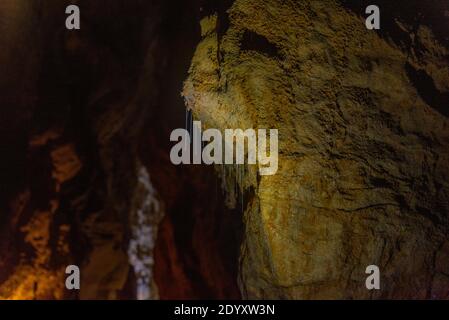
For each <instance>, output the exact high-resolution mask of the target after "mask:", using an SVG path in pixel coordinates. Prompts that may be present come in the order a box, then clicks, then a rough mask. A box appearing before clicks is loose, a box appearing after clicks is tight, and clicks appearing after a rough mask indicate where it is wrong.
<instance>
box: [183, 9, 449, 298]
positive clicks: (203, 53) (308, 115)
mask: <svg viewBox="0 0 449 320" xmlns="http://www.w3.org/2000/svg"><path fill="white" fill-rule="evenodd" d="M227 14H228V16H229V26H228V28H227V30H226V32H225V33H224V34H220V33H219V32H217V30H218V28H219V25H220V21H219V18H218V17H219V15H211V16H208V17H206V18H204V19H203V20H202V22H201V27H202V40H201V42H200V43H199V44H198V47H197V49H196V53H195V55H194V57H193V60H192V64H191V68H190V72H189V77H188V79H187V80H186V82H185V87H184V91H183V96H184V97H185V100H186V104H187V107H188V108H190V109H192V110H193V113H194V116H195V117H196V118H198V119H199V120H201V121H202V123H203V124H204V125H205V126H206V127H209V128H218V129H221V130H224V129H225V128H242V129H247V128H266V129H270V128H275V129H278V130H279V170H278V172H277V173H276V174H275V175H273V176H259V177H257V171H256V170H255V168H253V167H246V168H245V171H244V174H240V178H238V177H236V174H237V173H238V172H239V170H237V169H235V168H228V169H227V170H228V171H227V172H228V173H229V172H230V175H231V177H230V178H229V177H228V178H227V179H226V183H225V184H227V189H233V188H232V186H231V185H232V184H233V183H235V182H234V181H237V183H238V184H239V187H240V188H243V189H245V190H246V194H247V195H248V196H246V198H245V204H246V207H245V213H244V222H245V224H246V232H245V239H244V241H243V243H242V247H241V255H240V259H241V269H240V276H241V278H240V285H241V290H242V292H243V294H244V296H245V297H247V298H297V299H310V298H395V297H401V298H406V297H409V298H426V297H427V298H430V297H432V298H444V297H448V294H449V293H448V290H447V289H442V288H447V285H448V284H449V278H448V277H447V274H449V262H446V263H443V264H442V265H440V264H436V263H435V261H436V260H435V259H437V258H436V257H438V256H447V254H448V253H447V248H448V245H447V243H448V240H449V239H448V236H447V234H448V233H447V225H448V212H449V210H448V199H449V185H448V182H447V181H448V173H449V171H448V163H449V162H448V160H449V148H448V147H449V139H448V138H449V130H448V120H447V116H445V115H444V114H442V112H441V110H438V108H444V107H446V108H447V106H441V105H440V106H438V105H432V103H431V102H429V100H428V99H425V98H423V93H422V90H421V89H420V88H419V85H417V84H416V83H414V79H415V78H416V75H417V74H420V73H425V74H426V75H427V77H429V78H430V79H432V81H433V83H434V86H435V87H436V88H437V89H438V92H441V93H444V92H447V91H448V90H449V87H448V83H449V65H448V62H447V58H445V57H447V55H448V53H449V51H448V48H446V47H444V46H443V45H442V44H440V43H439V42H438V41H437V40H436V39H435V38H434V36H433V34H432V32H431V30H430V29H429V28H428V27H426V26H425V25H422V26H419V27H418V29H417V30H418V31H417V32H416V34H414V35H413V36H414V37H415V38H414V39H415V41H419V43H420V46H421V48H420V50H421V53H420V54H418V53H417V51H416V50H418V49H416V50H414V48H413V46H412V48H411V49H410V48H404V47H402V46H400V45H398V44H395V43H394V42H393V41H387V40H386V39H385V38H382V37H380V36H379V34H378V33H376V32H374V31H370V30H367V29H366V28H365V23H364V20H363V19H361V18H360V17H358V16H356V15H355V14H354V13H352V12H351V11H349V10H347V9H346V8H344V7H342V6H341V5H340V4H339V2H336V1H296V2H294V1H275V0H264V1H261V0H237V1H235V2H234V4H233V5H232V7H231V8H230V9H229V10H228V12H227ZM398 24H400V23H399V22H398ZM400 26H401V28H402V29H403V32H404V33H405V34H407V35H408V36H409V37H412V35H410V34H408V32H409V30H411V28H410V27H409V26H407V25H405V24H400ZM416 39H417V40H416ZM415 43H417V42H415ZM423 57H424V58H423ZM434 101H441V100H434ZM228 167H229V166H228ZM230 167H232V166H230ZM217 171H221V169H220V170H217ZM231 181H232V182H231ZM251 191H253V192H251ZM231 197H234V198H235V197H236V193H233V194H231ZM235 202H236V201H235V199H234V201H230V204H231V205H235ZM445 244H446V245H445ZM445 248H446V249H445ZM373 264H374V265H377V266H379V268H380V271H381V287H382V290H378V291H376V290H375V291H369V290H367V289H366V287H365V280H366V277H367V275H366V274H365V269H366V267H367V266H369V265H373Z"/></svg>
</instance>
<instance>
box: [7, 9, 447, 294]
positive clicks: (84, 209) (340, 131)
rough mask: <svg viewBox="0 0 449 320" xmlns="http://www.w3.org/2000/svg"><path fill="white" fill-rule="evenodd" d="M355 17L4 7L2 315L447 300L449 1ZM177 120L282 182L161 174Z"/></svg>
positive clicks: (250, 173)
mask: <svg viewBox="0 0 449 320" xmlns="http://www.w3.org/2000/svg"><path fill="white" fill-rule="evenodd" d="M365 2H366V1H357V4H355V2H354V1H346V0H326V1H313V0H307V1H299V0H289V1H281V0H264V1H262V0H235V1H232V0H219V1H212V0H211V1H209V0H192V1H182V2H174V1H162V0H154V1H146V0H145V1H144V0H108V1H106V0H96V1H89V0H78V1H46V0H35V1H27V0H2V1H0V66H1V68H2V72H1V74H0V103H1V108H0V145H1V146H2V157H1V158H0V179H1V181H2V190H1V191H0V299H136V298H141V299H156V298H161V299H186V298H193V299H198V298H203V299H211V298H221V299H224V298H231V299H239V298H272V299H316V298H326V299H335V298H344V299H350V298H360V299H377V298H441V299H444V298H449V236H448V234H449V233H448V231H449V230H448V228H449V219H448V213H449V201H448V199H449V185H448V181H449V179H448V178H449V176H448V174H449V171H448V166H449V165H448V163H449V148H448V147H449V139H448V138H449V128H448V120H447V116H448V113H449V112H448V110H449V109H448V107H449V99H448V97H449V38H448V35H449V32H448V21H449V20H448V18H447V17H446V13H447V12H449V5H448V3H447V1H440V0H436V1H434V2H432V4H428V3H424V2H422V1H416V0H413V1H407V2H401V4H399V3H394V2H393V1H386V0H378V1H376V2H377V4H378V5H379V7H380V8H381V17H382V20H381V29H380V30H378V31H375V30H367V29H366V28H365V10H364V9H365V7H366V5H368V4H370V3H368V2H366V3H365ZM69 4H77V5H79V6H80V8H81V15H82V24H81V30H78V31H69V30H66V29H65V25H64V20H65V15H64V12H65V7H66V6H67V5H69ZM189 65H190V69H189ZM181 91H182V96H183V97H181V96H180V92H181ZM186 109H189V110H191V111H192V112H193V116H194V118H195V119H197V120H201V122H202V123H203V124H204V125H205V127H207V128H217V129H220V130H223V129H225V128H242V129H247V128H256V129H257V128H264V129H270V128H275V129H278V130H279V170H278V171H277V173H276V174H275V175H272V176H260V175H259V174H258V170H257V167H256V166H254V165H223V166H216V167H213V166H174V165H173V164H172V163H171V162H170V159H169V153H170V148H171V146H172V144H171V143H170V141H169V136H170V132H171V130H173V129H175V128H179V127H184V125H185V112H186ZM70 264H75V265H78V266H80V269H81V275H82V279H81V290H80V291H79V292H78V291H69V290H66V288H65V286H64V283H65V276H66V275H65V268H66V266H67V265H70ZM369 265H377V266H379V268H380V272H381V288H382V289H381V290H372V291H369V290H367V289H366V287H365V279H366V277H367V274H366V273H365V270H366V267H367V266H369Z"/></svg>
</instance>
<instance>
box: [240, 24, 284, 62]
mask: <svg viewBox="0 0 449 320" xmlns="http://www.w3.org/2000/svg"><path fill="white" fill-rule="evenodd" d="M241 49H242V50H252V51H257V52H260V53H263V54H265V55H267V56H268V57H270V58H274V57H276V58H281V55H280V54H279V51H278V48H277V47H276V46H275V45H274V44H272V43H271V42H270V41H268V39H267V38H265V37H264V36H261V35H259V34H257V33H255V32H253V31H250V30H246V31H245V33H244V34H243V37H242V42H241Z"/></svg>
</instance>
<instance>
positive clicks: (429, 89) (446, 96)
mask: <svg viewBox="0 0 449 320" xmlns="http://www.w3.org/2000/svg"><path fill="white" fill-rule="evenodd" d="M405 70H406V72H407V76H408V78H409V79H410V81H411V82H412V84H413V86H414V87H415V88H416V89H417V90H418V94H419V96H420V97H421V98H422V99H423V100H424V102H425V103H427V104H428V105H429V106H430V107H431V108H432V109H434V110H435V111H437V112H438V113H440V114H441V115H443V116H445V117H447V116H449V92H441V91H440V90H438V88H436V86H435V82H434V81H433V79H432V78H431V77H430V76H429V75H428V74H427V73H426V72H425V71H423V70H416V69H415V68H414V67H413V66H412V65H410V64H409V63H407V64H406V65H405Z"/></svg>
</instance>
